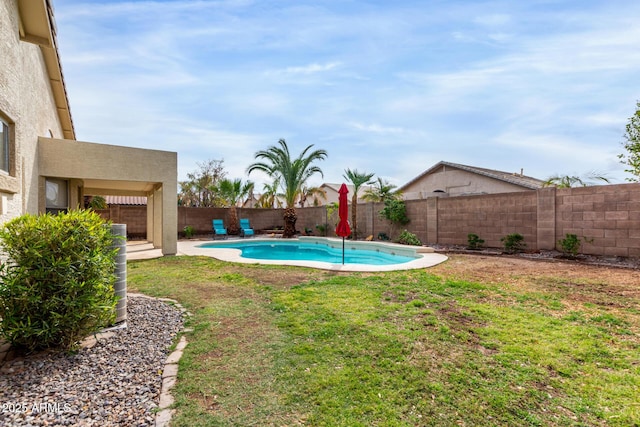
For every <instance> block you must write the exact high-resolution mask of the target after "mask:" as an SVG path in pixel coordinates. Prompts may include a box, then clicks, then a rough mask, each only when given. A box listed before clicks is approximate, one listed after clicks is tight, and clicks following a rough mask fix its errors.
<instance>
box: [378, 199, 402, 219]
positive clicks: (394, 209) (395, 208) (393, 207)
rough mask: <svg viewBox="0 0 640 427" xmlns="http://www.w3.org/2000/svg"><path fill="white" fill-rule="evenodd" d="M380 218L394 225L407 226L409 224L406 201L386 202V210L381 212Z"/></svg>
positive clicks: (390, 200) (391, 200)
mask: <svg viewBox="0 0 640 427" xmlns="http://www.w3.org/2000/svg"><path fill="white" fill-rule="evenodd" d="M380 216H381V217H382V218H384V219H386V220H388V221H391V222H392V223H394V224H400V225H406V224H408V223H409V217H408V216H407V207H406V205H405V204H404V200H397V199H387V200H385V201H384V208H383V209H382V210H381V211H380Z"/></svg>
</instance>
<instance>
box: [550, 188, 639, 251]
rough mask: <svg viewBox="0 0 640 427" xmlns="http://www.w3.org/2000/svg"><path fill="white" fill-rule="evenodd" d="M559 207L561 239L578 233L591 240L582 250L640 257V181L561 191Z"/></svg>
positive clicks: (557, 231)
mask: <svg viewBox="0 0 640 427" xmlns="http://www.w3.org/2000/svg"><path fill="white" fill-rule="evenodd" d="M556 207H557V214H556V239H557V240H559V239H562V238H564V237H565V236H566V234H567V233H570V234H576V235H577V236H578V237H580V238H582V239H587V240H588V242H585V243H583V245H582V248H581V252H584V253H589V254H596V255H608V256H624V257H626V256H633V257H638V256H640V184H620V185H606V186H594V187H584V188H569V189H561V190H557V192H556Z"/></svg>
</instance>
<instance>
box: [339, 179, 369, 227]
mask: <svg viewBox="0 0 640 427" xmlns="http://www.w3.org/2000/svg"><path fill="white" fill-rule="evenodd" d="M373 175H374V174H372V173H366V172H358V169H354V170H351V169H345V171H344V175H342V176H343V177H344V179H346V180H348V181H349V182H351V184H353V195H352V196H351V225H352V228H353V233H352V237H353V239H354V240H356V239H357V238H358V224H357V222H356V221H357V218H358V217H357V213H358V191H359V190H360V187H362V186H363V185H364V184H373V182H372V181H371V178H373Z"/></svg>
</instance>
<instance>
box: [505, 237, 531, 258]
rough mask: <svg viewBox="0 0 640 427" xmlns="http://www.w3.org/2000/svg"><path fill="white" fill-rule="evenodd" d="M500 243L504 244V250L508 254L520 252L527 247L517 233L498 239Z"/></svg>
mask: <svg viewBox="0 0 640 427" xmlns="http://www.w3.org/2000/svg"><path fill="white" fill-rule="evenodd" d="M500 241H501V242H503V243H504V250H505V252H506V253H508V254H515V253H517V252H522V251H523V250H524V248H525V247H526V246H527V244H526V243H524V237H523V236H522V234H519V233H511V234H507V235H506V236H504V237H503V238H502V239H500Z"/></svg>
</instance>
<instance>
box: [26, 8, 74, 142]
mask: <svg viewBox="0 0 640 427" xmlns="http://www.w3.org/2000/svg"><path fill="white" fill-rule="evenodd" d="M18 8H19V11H20V28H19V31H20V39H21V40H23V41H25V42H29V43H33V44H36V45H38V46H40V50H41V51H42V56H43V58H44V63H45V66H46V68H47V74H48V77H49V85H50V86H51V92H52V93H53V98H54V100H55V103H56V110H57V112H58V117H59V119H60V126H61V127H62V132H63V136H64V138H65V139H72V140H75V139H76V135H75V130H74V127H73V119H72V117H71V110H70V108H69V97H68V95H67V89H66V86H65V83H64V76H63V74H62V64H61V62H60V56H59V54H58V43H57V39H56V23H55V20H54V17H53V4H52V2H51V0H18Z"/></svg>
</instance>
